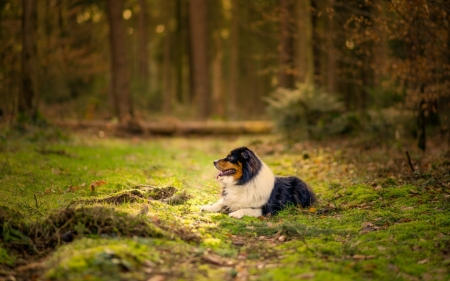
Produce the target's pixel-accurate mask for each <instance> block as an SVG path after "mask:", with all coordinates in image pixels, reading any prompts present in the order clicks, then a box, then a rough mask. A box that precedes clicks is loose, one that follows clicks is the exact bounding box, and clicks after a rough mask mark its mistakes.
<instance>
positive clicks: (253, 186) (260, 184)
mask: <svg viewBox="0 0 450 281" xmlns="http://www.w3.org/2000/svg"><path fill="white" fill-rule="evenodd" d="M219 181H220V182H221V184H222V187H223V189H224V193H223V197H222V202H221V203H222V205H223V206H226V207H227V208H228V209H229V210H230V211H236V210H239V209H244V208H261V207H262V206H263V205H264V204H265V203H266V202H267V201H268V200H269V197H270V193H271V192H272V189H273V187H274V183H275V176H274V175H273V173H272V171H271V170H270V169H269V167H268V166H267V165H266V164H265V163H262V167H261V170H260V171H259V172H258V174H257V175H256V176H255V177H254V178H253V179H251V180H250V181H249V182H248V183H246V184H244V185H236V184H235V182H233V181H232V177H219Z"/></svg>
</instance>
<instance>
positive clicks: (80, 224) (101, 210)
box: [30, 206, 165, 248]
mask: <svg viewBox="0 0 450 281" xmlns="http://www.w3.org/2000/svg"><path fill="white" fill-rule="evenodd" d="M30 234H33V235H34V237H36V239H35V241H34V242H35V244H36V245H37V246H38V247H39V248H48V247H52V248H53V247H55V246H56V245H58V244H61V243H62V242H71V241H72V240H73V239H75V238H79V237H83V236H99V237H117V236H125V237H132V236H139V237H163V236H165V233H164V232H163V230H161V229H160V228H159V227H157V226H155V225H154V224H152V223H150V222H149V221H148V220H146V219H145V218H142V217H139V216H131V215H129V214H128V213H125V212H119V211H116V210H114V209H113V208H108V207H103V206H89V207H82V208H68V209H65V210H62V211H61V210H60V211H56V212H53V213H52V214H50V215H49V216H48V217H47V218H46V219H45V220H43V221H41V222H38V223H35V224H32V225H30Z"/></svg>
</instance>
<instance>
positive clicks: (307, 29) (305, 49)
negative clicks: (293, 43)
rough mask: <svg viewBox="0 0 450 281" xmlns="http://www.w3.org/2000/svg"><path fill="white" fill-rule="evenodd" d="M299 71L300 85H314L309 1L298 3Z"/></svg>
mask: <svg viewBox="0 0 450 281" xmlns="http://www.w3.org/2000/svg"><path fill="white" fill-rule="evenodd" d="M296 6H297V16H298V24H297V28H298V32H297V37H296V38H297V48H296V49H297V52H296V53H297V63H296V65H297V69H298V77H297V78H298V81H299V82H300V83H313V77H314V73H313V71H314V64H313V54H312V44H311V41H312V38H311V37H312V22H311V3H310V1H309V0H303V1H297V3H296Z"/></svg>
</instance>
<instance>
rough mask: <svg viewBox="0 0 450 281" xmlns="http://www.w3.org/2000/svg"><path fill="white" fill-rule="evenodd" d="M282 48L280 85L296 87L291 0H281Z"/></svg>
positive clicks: (279, 73)
mask: <svg viewBox="0 0 450 281" xmlns="http://www.w3.org/2000/svg"><path fill="white" fill-rule="evenodd" d="M279 7H280V14H279V19H280V49H279V53H278V54H279V58H278V59H279V64H278V67H279V70H278V86H279V87H282V88H293V87H294V75H293V62H294V48H293V45H294V39H293V34H292V31H291V29H292V26H291V13H292V8H293V6H292V4H291V0H280V6H279Z"/></svg>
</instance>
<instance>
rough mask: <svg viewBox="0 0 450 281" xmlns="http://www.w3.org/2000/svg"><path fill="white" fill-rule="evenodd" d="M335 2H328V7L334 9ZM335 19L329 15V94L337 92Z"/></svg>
mask: <svg viewBox="0 0 450 281" xmlns="http://www.w3.org/2000/svg"><path fill="white" fill-rule="evenodd" d="M334 1H335V0H328V3H327V4H328V7H329V8H333V7H334ZM334 28H335V25H334V19H333V18H332V17H330V16H328V15H327V89H328V93H330V94H333V93H335V92H336V50H335V47H334V34H335V30H334Z"/></svg>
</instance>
